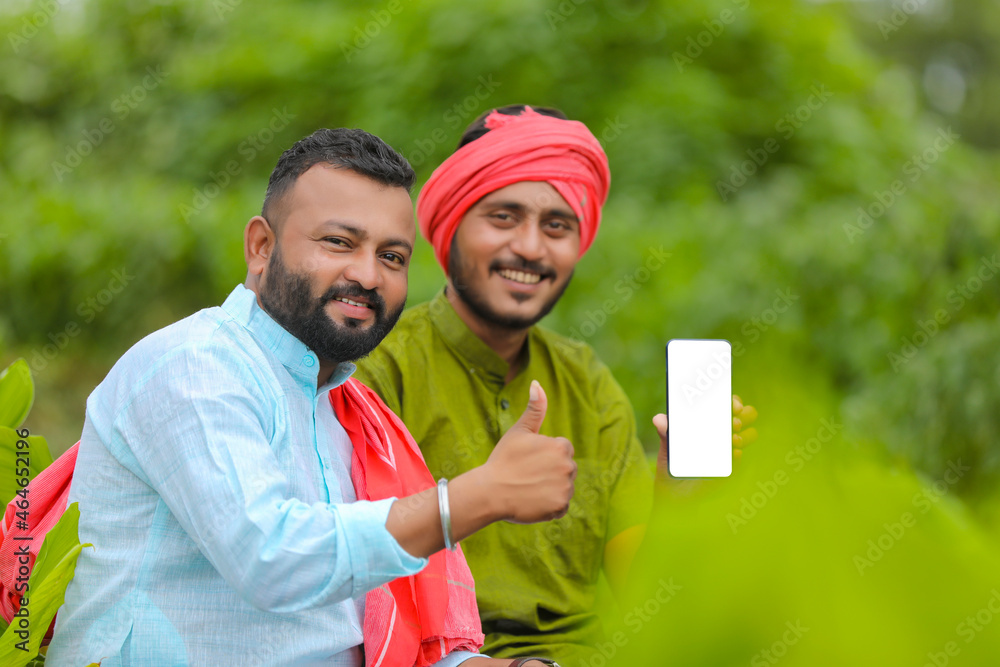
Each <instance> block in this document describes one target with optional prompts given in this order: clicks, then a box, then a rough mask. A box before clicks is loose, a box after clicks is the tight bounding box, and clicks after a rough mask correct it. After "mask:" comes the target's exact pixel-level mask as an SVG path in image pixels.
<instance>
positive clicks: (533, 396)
mask: <svg viewBox="0 0 1000 667" xmlns="http://www.w3.org/2000/svg"><path fill="white" fill-rule="evenodd" d="M547 405H548V400H547V398H546V396H545V392H544V391H543V390H542V386H541V385H540V384H538V382H537V381H536V380H533V381H532V382H531V389H530V394H529V399H528V407H527V408H525V410H524V414H522V415H521V418H520V419H518V420H517V422H516V423H515V424H514V425H513V426H511V427H510V429H508V431H507V432H506V433H505V434H504V436H503V437H502V438H500V442H498V443H497V446H496V447H495V448H494V449H493V453H492V454H490V457H489V460H487V461H486V463H485V464H483V472H485V473H487V474H486V479H487V480H488V481H489V482H490V483H492V484H493V485H494V487H495V489H496V492H497V497H496V499H497V501H498V502H499V506H500V508H501V509H500V514H501V516H500V518H502V519H505V520H507V521H511V522H514V523H536V522H539V521H548V520H550V519H558V518H560V517H562V516H564V515H565V514H566V512H567V511H569V501H570V500H571V499H572V498H573V480H574V478H575V477H576V463H575V462H574V461H573V445H572V444H571V443H570V441H569V440H567V439H566V438H552V437H549V436H545V435H539V433H538V429H540V428H541V427H542V421H543V420H544V419H545V409H546V407H547Z"/></svg>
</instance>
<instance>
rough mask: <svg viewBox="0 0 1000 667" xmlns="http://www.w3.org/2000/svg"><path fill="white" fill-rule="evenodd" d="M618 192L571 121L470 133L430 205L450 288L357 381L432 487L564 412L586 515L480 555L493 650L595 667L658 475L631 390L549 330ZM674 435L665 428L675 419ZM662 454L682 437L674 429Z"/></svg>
mask: <svg viewBox="0 0 1000 667" xmlns="http://www.w3.org/2000/svg"><path fill="white" fill-rule="evenodd" d="M609 181H610V175H609V173H608V166H607V157H606V156H605V154H604V151H603V150H602V149H601V146H600V144H599V142H598V141H597V140H596V139H595V138H594V137H593V135H592V134H591V133H590V131H589V130H587V128H586V126H584V125H583V124H582V123H579V122H576V121H570V120H567V119H566V117H565V116H564V115H563V114H562V113H561V112H559V111H557V110H554V109H539V110H537V111H536V110H534V109H531V108H530V107H524V106H520V105H518V106H511V107H504V108H502V109H498V110H494V111H493V112H491V113H489V114H484V116H483V117H481V118H480V119H478V120H477V121H476V122H474V123H473V124H472V125H471V126H470V127H469V129H467V130H466V132H465V134H464V135H463V137H462V140H461V142H460V144H459V148H458V149H457V150H456V152H455V153H454V154H453V155H452V156H451V157H449V158H448V160H446V161H445V162H444V163H443V164H442V165H441V166H440V167H439V168H438V169H437V170H435V172H434V174H433V175H432V176H431V178H430V180H429V181H428V182H427V184H426V185H425V186H424V188H423V190H422V192H421V194H420V198H419V200H418V204H417V217H418V219H419V221H420V227H421V232H422V233H423V235H424V236H425V237H426V238H427V239H428V240H429V241H430V242H431V244H432V245H433V246H434V250H435V254H436V256H437V259H438V262H439V263H440V264H441V266H442V268H444V269H445V273H446V274H447V283H446V286H445V288H444V289H443V290H442V291H441V292H439V293H438V295H437V296H436V297H434V299H433V300H431V301H430V302H429V303H424V304H421V305H419V306H416V307H414V308H412V309H410V310H408V311H407V312H405V313H404V314H403V316H402V317H401V319H400V320H399V323H398V324H397V325H396V328H395V329H394V330H393V331H392V333H391V334H389V336H388V337H387V338H386V339H385V340H384V341H383V343H382V344H381V345H380V346H379V347H378V348H376V349H375V350H374V351H373V352H372V353H371V355H370V356H369V357H368V358H366V359H363V360H362V361H360V362H359V364H358V371H357V377H358V378H359V379H361V381H362V382H363V383H365V384H366V385H368V386H369V387H371V388H372V389H374V390H375V391H376V392H377V393H378V394H379V395H380V396H381V397H382V398H383V400H384V401H385V402H386V404H387V405H388V406H389V407H390V408H391V409H392V410H393V411H394V412H395V413H396V414H398V415H399V416H400V417H401V418H402V419H403V422H404V423H405V424H406V425H407V427H408V428H409V430H410V433H411V434H412V435H413V437H414V439H415V440H416V442H417V443H418V444H419V446H420V448H421V451H422V452H423V454H424V457H425V458H426V461H427V465H428V467H429V468H430V470H431V472H432V474H433V475H434V476H435V477H437V478H440V477H447V478H450V477H453V476H455V475H458V474H460V473H462V472H464V471H466V470H469V469H470V468H473V467H475V466H477V465H480V464H482V463H483V462H484V461H485V460H486V459H487V457H488V456H489V454H490V452H491V451H492V450H493V448H494V446H495V445H496V443H497V442H498V441H499V439H500V437H501V436H502V435H503V434H504V433H505V432H506V431H507V429H508V428H510V426H511V425H512V424H513V423H514V422H515V421H516V420H517V417H518V416H519V415H520V414H521V413H522V412H523V411H524V409H525V407H526V405H527V399H528V388H529V385H530V383H531V381H532V380H538V381H539V382H540V383H541V385H542V387H543V388H544V389H545V392H546V394H547V396H548V411H547V414H546V417H545V421H544V423H543V424H542V427H541V431H540V432H541V433H542V434H546V435H552V436H561V437H566V438H568V439H569V440H570V442H572V444H573V447H574V450H575V460H576V462H577V466H578V472H577V477H576V492H575V495H574V497H573V500H572V502H571V504H570V509H569V512H568V514H567V515H566V516H565V517H563V518H562V519H559V520H557V521H553V522H550V523H548V524H544V525H516V524H510V523H498V524H493V525H492V526H490V527H489V528H487V529H485V530H482V531H480V532H479V533H477V534H475V535H473V536H471V537H469V538H467V539H465V540H464V541H463V542H462V547H463V550H464V552H465V556H466V558H467V559H468V562H469V566H470V568H471V570H472V572H473V576H474V577H475V580H476V595H477V599H478V602H479V609H480V616H481V618H482V622H483V632H484V633H485V634H486V643H485V645H484V647H483V650H484V651H486V652H488V653H489V654H491V655H494V656H497V657H504V656H514V655H518V654H521V655H523V654H525V652H526V651H527V652H528V653H531V654H535V655H542V656H547V657H550V658H557V659H559V660H560V661H561V662H562V664H564V665H566V664H569V665H580V664H586V663H585V661H588V660H589V659H590V658H591V657H592V656H593V655H595V653H594V650H593V646H594V645H595V644H596V643H597V642H600V641H602V640H606V637H605V636H604V631H603V628H602V624H601V621H600V618H599V616H598V613H597V612H596V610H595V604H596V602H597V594H598V581H599V578H600V574H601V572H602V571H603V572H604V573H605V574H606V576H607V579H608V581H609V583H610V584H611V585H612V588H615V587H616V586H618V585H620V583H621V580H622V579H623V576H624V573H625V572H626V571H627V567H628V564H629V562H630V561H631V557H632V555H633V554H634V552H635V549H636V548H637V546H638V544H639V542H640V541H641V539H642V531H643V527H644V523H645V522H646V520H647V518H648V514H649V510H650V507H651V504H652V495H653V483H652V475H651V472H650V467H649V465H648V462H647V459H646V457H645V454H644V452H643V449H642V447H641V445H640V443H639V440H638V438H637V436H636V424H635V416H634V413H633V410H632V407H631V405H630V403H629V401H628V398H627V397H626V396H625V394H624V392H623V391H622V389H621V387H620V386H619V385H618V383H617V382H616V381H615V379H614V377H612V375H611V372H610V371H609V370H608V368H607V367H606V366H605V365H604V364H603V363H601V361H600V360H599V359H598V358H597V356H596V355H595V353H594V351H593V350H592V349H591V348H590V347H589V346H587V345H586V344H584V343H582V342H578V341H575V340H572V339H569V338H567V337H565V336H561V335H559V334H556V333H554V332H552V331H549V330H547V329H545V328H543V327H540V326H537V325H536V323H537V322H538V321H539V320H540V319H541V318H542V317H544V316H545V315H546V314H547V313H548V312H549V311H550V310H551V309H552V308H553V307H554V306H555V304H556V302H557V301H558V299H559V297H560V296H561V295H562V293H563V291H564V290H565V288H566V286H567V285H568V283H569V280H570V278H571V276H572V273H573V268H574V266H575V265H576V262H577V261H578V260H579V258H580V257H581V256H582V255H583V253H584V252H585V251H586V250H587V248H588V247H589V246H590V244H591V243H592V242H593V240H594V237H595V235H596V233H597V228H598V226H599V223H600V213H601V206H602V205H603V204H604V201H605V199H606V197H607V190H608V185H609ZM660 417H662V416H660ZM657 426H658V429H659V430H660V432H661V433H660V434H661V439H662V438H663V437H664V434H665V428H666V426H665V421H663V422H658V424H657Z"/></svg>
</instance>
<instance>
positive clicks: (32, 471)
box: [0, 426, 52, 507]
mask: <svg viewBox="0 0 1000 667" xmlns="http://www.w3.org/2000/svg"><path fill="white" fill-rule="evenodd" d="M19 440H27V441H28V447H27V449H18V448H17V442H18V441H19ZM25 452H27V457H25V456H24V454H25ZM19 455H20V456H21V461H20V462H18V456H19ZM24 458H27V459H28V466H27V468H28V474H27V477H28V479H29V480H32V479H34V478H35V475H37V474H38V473H40V472H41V471H43V470H45V469H46V468H47V467H48V466H49V464H51V463H52V453H51V452H50V451H49V444H48V443H47V442H46V441H45V438H43V437H42V436H40V435H29V436H28V437H27V438H21V437H20V436H19V435H18V432H17V431H15V430H14V429H12V428H8V427H6V426H0V503H3V507H6V506H7V503H9V502H10V501H11V498H13V497H14V494H15V493H17V490H18V489H20V488H21V485H20V484H18V479H20V478H21V477H22V475H18V474H17V471H18V469H22V468H24V465H23V463H24Z"/></svg>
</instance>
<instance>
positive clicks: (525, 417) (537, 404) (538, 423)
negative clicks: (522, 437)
mask: <svg viewBox="0 0 1000 667" xmlns="http://www.w3.org/2000/svg"><path fill="white" fill-rule="evenodd" d="M547 406H548V397H546V396H545V390H544V389H542V385H540V384H539V383H538V380H532V381H531V388H530V389H529V390H528V407H526V408H525V409H524V413H523V414H522V415H521V418H520V419H518V420H517V421H516V422H515V423H514V425H513V426H511V427H510V428H511V430H513V429H519V430H522V431H528V432H529V433H538V429H540V428H541V427H542V422H543V421H544V420H545V409H546V407H547Z"/></svg>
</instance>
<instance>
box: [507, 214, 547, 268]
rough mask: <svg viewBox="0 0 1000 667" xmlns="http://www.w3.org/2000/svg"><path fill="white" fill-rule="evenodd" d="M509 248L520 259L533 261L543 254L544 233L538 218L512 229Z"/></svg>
mask: <svg viewBox="0 0 1000 667" xmlns="http://www.w3.org/2000/svg"><path fill="white" fill-rule="evenodd" d="M510 249H511V250H512V251H513V252H514V253H515V254H516V255H518V256H519V257H521V258H522V259H525V260H528V261H531V262H535V261H538V260H540V259H541V258H542V257H543V256H544V255H545V234H544V233H543V232H542V226H541V223H540V222H539V221H538V220H530V221H526V223H525V224H521V225H518V226H517V227H516V228H515V229H514V238H513V239H511V242H510Z"/></svg>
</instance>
